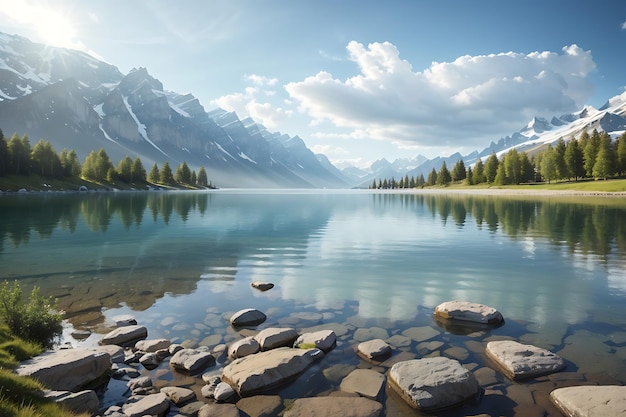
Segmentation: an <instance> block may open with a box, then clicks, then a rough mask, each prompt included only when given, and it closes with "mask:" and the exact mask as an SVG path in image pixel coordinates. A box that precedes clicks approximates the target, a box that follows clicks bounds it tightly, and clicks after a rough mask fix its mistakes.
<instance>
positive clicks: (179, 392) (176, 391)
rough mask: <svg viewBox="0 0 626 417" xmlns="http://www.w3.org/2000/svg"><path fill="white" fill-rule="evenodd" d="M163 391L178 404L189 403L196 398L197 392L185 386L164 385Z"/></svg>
mask: <svg viewBox="0 0 626 417" xmlns="http://www.w3.org/2000/svg"><path fill="white" fill-rule="evenodd" d="M161 392H162V393H163V394H165V395H166V396H167V398H169V399H170V401H171V402H173V403H174V404H176V405H180V404H185V403H188V402H189V401H191V400H195V399H196V393H195V392H193V391H192V390H190V389H189V388H183V387H163V388H161Z"/></svg>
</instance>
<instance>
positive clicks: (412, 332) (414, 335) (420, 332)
mask: <svg viewBox="0 0 626 417" xmlns="http://www.w3.org/2000/svg"><path fill="white" fill-rule="evenodd" d="M402 335H403V336H405V337H408V338H409V339H413V340H415V341H416V342H424V341H426V340H429V339H432V338H433V337H435V336H439V331H437V330H435V329H433V328H432V327H430V326H422V327H411V328H409V329H406V330H405V331H403V332H402Z"/></svg>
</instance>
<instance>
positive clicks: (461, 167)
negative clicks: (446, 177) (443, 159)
mask: <svg viewBox="0 0 626 417" xmlns="http://www.w3.org/2000/svg"><path fill="white" fill-rule="evenodd" d="M451 175H452V181H463V180H464V179H465V178H466V177H467V170H466V169H465V162H463V160H462V159H459V160H458V161H457V162H456V164H454V167H453V168H452V172H451Z"/></svg>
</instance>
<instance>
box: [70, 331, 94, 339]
mask: <svg viewBox="0 0 626 417" xmlns="http://www.w3.org/2000/svg"><path fill="white" fill-rule="evenodd" d="M71 335H72V337H73V338H74V339H76V340H84V339H87V338H88V337H89V336H91V331H90V330H74V331H73V332H72V333H71Z"/></svg>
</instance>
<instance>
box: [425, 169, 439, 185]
mask: <svg viewBox="0 0 626 417" xmlns="http://www.w3.org/2000/svg"><path fill="white" fill-rule="evenodd" d="M435 184H437V171H435V168H433V169H432V170H431V171H430V174H428V179H427V180H426V185H428V186H433V185H435Z"/></svg>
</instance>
